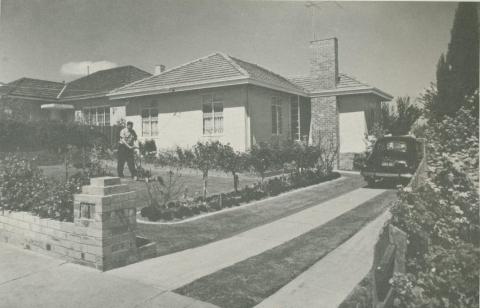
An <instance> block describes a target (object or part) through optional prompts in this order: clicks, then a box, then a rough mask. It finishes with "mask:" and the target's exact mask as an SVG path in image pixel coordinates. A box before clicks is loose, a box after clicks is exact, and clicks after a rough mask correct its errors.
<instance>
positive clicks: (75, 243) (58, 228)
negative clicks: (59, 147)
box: [0, 177, 156, 270]
mask: <svg viewBox="0 0 480 308" xmlns="http://www.w3.org/2000/svg"><path fill="white" fill-rule="evenodd" d="M136 226H137V222H136V193H135V192H134V191H131V190H130V189H129V187H128V185H125V184H121V183H120V179H119V178H116V177H102V178H93V179H91V185H88V186H83V187H82V193H81V194H76V195H75V196H74V222H73V223H72V222H60V221H56V220H52V219H41V218H39V217H36V216H33V215H32V214H30V213H25V212H3V213H0V239H1V240H3V241H5V242H7V243H10V244H14V245H19V246H22V247H24V248H26V249H32V250H35V251H39V252H43V253H47V254H50V255H53V256H56V257H60V258H63V259H65V260H68V261H72V262H75V263H80V264H83V265H88V266H91V267H95V268H97V269H99V270H109V269H112V268H115V267H120V266H124V265H127V264H130V263H133V262H136V261H139V260H142V259H145V258H148V257H153V256H155V254H156V246H155V243H149V242H148V240H146V239H139V238H138V237H137V236H136V233H135V232H136Z"/></svg>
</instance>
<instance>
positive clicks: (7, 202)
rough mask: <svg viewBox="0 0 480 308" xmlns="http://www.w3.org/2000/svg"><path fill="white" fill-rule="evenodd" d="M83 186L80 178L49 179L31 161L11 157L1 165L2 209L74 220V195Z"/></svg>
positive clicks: (0, 200)
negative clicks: (58, 180)
mask: <svg viewBox="0 0 480 308" xmlns="http://www.w3.org/2000/svg"><path fill="white" fill-rule="evenodd" d="M81 185H82V180H81V179H80V178H72V179H70V180H69V181H67V182H65V183H60V182H57V181H55V180H53V179H49V178H47V177H45V176H44V175H43V174H42V172H41V170H40V169H38V167H36V166H34V165H33V164H32V163H31V162H29V161H27V160H25V159H22V158H19V157H18V156H15V155H8V156H6V157H5V158H4V159H2V161H1V164H0V193H1V199H0V207H1V208H2V210H11V211H28V212H32V213H33V214H36V215H39V216H40V217H44V218H53V219H57V220H67V221H72V220H73V194H74V193H78V192H79V191H80V188H81Z"/></svg>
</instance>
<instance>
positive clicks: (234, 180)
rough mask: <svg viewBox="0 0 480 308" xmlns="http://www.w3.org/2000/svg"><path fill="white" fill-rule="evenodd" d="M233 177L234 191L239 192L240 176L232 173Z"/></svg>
mask: <svg viewBox="0 0 480 308" xmlns="http://www.w3.org/2000/svg"><path fill="white" fill-rule="evenodd" d="M232 175H233V189H234V190H235V192H238V175H237V173H236V172H235V171H233V172H232Z"/></svg>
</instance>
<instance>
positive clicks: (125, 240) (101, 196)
mask: <svg viewBox="0 0 480 308" xmlns="http://www.w3.org/2000/svg"><path fill="white" fill-rule="evenodd" d="M90 181H91V185H88V186H83V187H82V193H81V194H76V195H75V196H74V215H75V216H74V223H75V224H76V225H80V226H84V227H87V229H88V230H87V232H88V233H89V234H95V235H96V237H98V238H99V239H100V241H101V243H102V251H101V253H100V254H99V255H97V259H96V262H95V266H96V267H97V269H100V270H103V271H105V270H109V269H112V268H115V267H119V266H123V265H127V264H130V263H133V262H136V261H138V258H139V257H138V251H137V247H136V236H135V230H136V227H137V220H136V208H135V199H136V198H135V197H136V193H135V191H130V189H129V188H128V185H126V184H121V183H120V178H118V177H100V178H92V179H91V180H90Z"/></svg>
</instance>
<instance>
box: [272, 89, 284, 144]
mask: <svg viewBox="0 0 480 308" xmlns="http://www.w3.org/2000/svg"><path fill="white" fill-rule="evenodd" d="M270 110H271V112H272V135H274V136H281V135H282V132H283V121H282V120H283V119H282V117H283V114H282V101H281V99H280V97H278V96H274V97H272V104H271V108H270Z"/></svg>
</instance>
